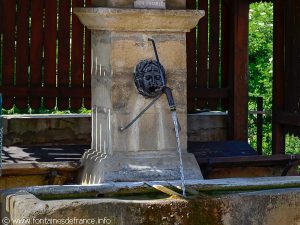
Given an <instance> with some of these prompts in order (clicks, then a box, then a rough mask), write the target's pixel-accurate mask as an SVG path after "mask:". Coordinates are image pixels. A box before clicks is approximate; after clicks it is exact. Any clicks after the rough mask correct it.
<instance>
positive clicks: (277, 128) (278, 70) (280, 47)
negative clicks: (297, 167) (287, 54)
mask: <svg viewBox="0 0 300 225" xmlns="http://www.w3.org/2000/svg"><path fill="white" fill-rule="evenodd" d="M273 32H274V45H273V46H274V47H273V54H274V61H273V62H274V64H273V71H274V73H273V109H272V110H273V112H272V113H273V118H275V117H276V114H277V112H278V111H280V110H282V109H283V103H284V101H283V97H284V95H283V92H284V88H283V84H284V1H283V0H276V1H274V31H273ZM272 127H273V128H272V129H273V130H272V136H273V142H272V153H273V154H283V153H284V145H285V144H284V134H283V127H282V125H281V124H280V123H278V121H276V120H274V119H273V121H272Z"/></svg>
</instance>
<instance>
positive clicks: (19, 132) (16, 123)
mask: <svg viewBox="0 0 300 225" xmlns="http://www.w3.org/2000/svg"><path fill="white" fill-rule="evenodd" d="M3 128H4V145H6V146H11V145H20V146H22V145H23V146H24V145H25V146H26V145H27V146H32V145H58V144H80V145H89V144H90V143H91V134H90V130H91V118H90V116H89V115H17V116H4V119H3Z"/></svg>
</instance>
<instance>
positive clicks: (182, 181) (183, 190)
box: [172, 111, 186, 197]
mask: <svg viewBox="0 0 300 225" xmlns="http://www.w3.org/2000/svg"><path fill="white" fill-rule="evenodd" d="M172 119H173V123H174V127H175V134H176V142H177V151H178V155H179V166H180V174H181V188H182V195H183V196H184V197H186V191H185V179H184V172H183V162H182V154H181V147H180V136H179V125H178V119H177V113H176V111H173V112H172Z"/></svg>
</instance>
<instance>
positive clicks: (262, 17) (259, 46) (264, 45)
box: [249, 3, 300, 154]
mask: <svg viewBox="0 0 300 225" xmlns="http://www.w3.org/2000/svg"><path fill="white" fill-rule="evenodd" d="M272 78H273V4H272V3H253V4H251V5H250V14H249V96H250V101H249V109H250V110H255V109H256V102H255V100H256V97H259V96H261V97H263V99H264V110H265V111H266V112H267V113H269V114H267V115H265V116H264V125H263V135H264V136H263V150H264V154H271V152H272V126H271V120H272V118H271V114H270V113H271V109H272ZM255 123H256V115H249V142H250V144H251V145H252V146H253V147H254V148H256V124H255ZM286 153H288V154H295V153H300V139H299V138H296V137H293V136H287V137H286Z"/></svg>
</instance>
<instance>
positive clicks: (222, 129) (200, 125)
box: [187, 112, 228, 142]
mask: <svg viewBox="0 0 300 225" xmlns="http://www.w3.org/2000/svg"><path fill="white" fill-rule="evenodd" d="M227 128H228V115H227V113H224V112H205V113H197V114H188V116H187V136H188V141H199V142H206V141H226V140H227Z"/></svg>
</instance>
